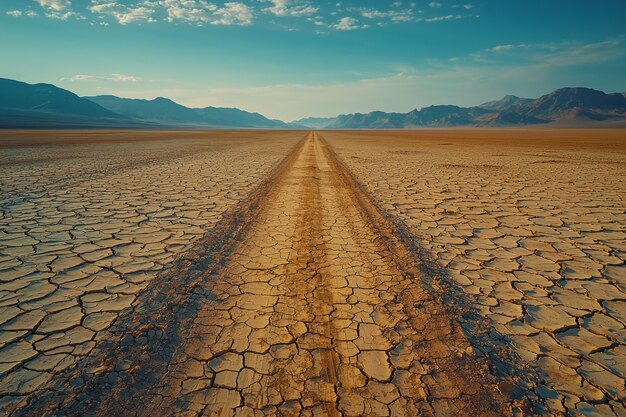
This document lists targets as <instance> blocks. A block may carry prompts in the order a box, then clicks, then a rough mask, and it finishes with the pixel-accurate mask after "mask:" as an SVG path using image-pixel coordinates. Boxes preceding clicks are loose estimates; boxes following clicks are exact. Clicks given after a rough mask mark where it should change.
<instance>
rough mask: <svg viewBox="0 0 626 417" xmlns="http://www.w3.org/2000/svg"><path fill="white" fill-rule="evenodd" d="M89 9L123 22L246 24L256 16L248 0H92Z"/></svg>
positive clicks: (122, 23) (124, 23)
mask: <svg viewBox="0 0 626 417" xmlns="http://www.w3.org/2000/svg"><path fill="white" fill-rule="evenodd" d="M88 9H89V10H90V11H91V12H92V13H94V14H96V15H100V16H101V17H102V16H111V17H113V18H114V19H115V20H116V21H117V22H118V23H119V24H121V25H127V24H129V23H135V22H147V23H154V22H157V21H158V20H163V21H166V22H169V23H175V22H182V23H191V24H196V25H198V26H202V25H204V24H212V25H240V26H247V25H250V24H251V23H252V21H253V18H254V11H253V9H252V8H251V7H250V6H248V5H246V4H245V3H241V2H226V3H224V4H223V5H222V6H217V5H215V4H213V3H208V2H207V1H205V0H144V1H141V2H139V3H136V4H134V5H126V4H122V3H120V2H117V1H110V0H92V5H91V6H89V8H88Z"/></svg>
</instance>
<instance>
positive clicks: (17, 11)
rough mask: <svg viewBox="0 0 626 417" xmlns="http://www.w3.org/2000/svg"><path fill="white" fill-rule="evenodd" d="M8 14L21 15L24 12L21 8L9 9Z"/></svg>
mask: <svg viewBox="0 0 626 417" xmlns="http://www.w3.org/2000/svg"><path fill="white" fill-rule="evenodd" d="M7 14H8V15H9V16H13V17H20V16H21V15H22V14H23V13H22V11H21V10H9V11H8V12H7Z"/></svg>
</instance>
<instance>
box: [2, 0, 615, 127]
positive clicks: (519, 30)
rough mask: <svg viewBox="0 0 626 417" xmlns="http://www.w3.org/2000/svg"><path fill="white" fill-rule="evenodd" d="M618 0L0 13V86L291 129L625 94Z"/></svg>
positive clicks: (107, 5) (177, 0)
mask: <svg viewBox="0 0 626 417" xmlns="http://www.w3.org/2000/svg"><path fill="white" fill-rule="evenodd" d="M624 21H626V1H624V0H615V1H613V0H607V1H602V0H597V1H582V0H566V1H561V0H452V1H447V0H438V1H424V0H422V1H420V0H414V1H383V0H340V1H339V2H337V1H313V0H241V1H226V2H224V1H218V0H2V1H0V53H1V55H0V56H1V58H0V77H4V78H12V79H17V80H20V81H25V82H28V83H38V82H46V83H51V84H55V85H57V86H59V87H62V88H66V89H68V90H71V91H73V92H75V93H77V94H79V95H97V94H114V95H117V96H121V97H131V98H147V99H152V98H155V97H158V96H162V97H168V98H171V99H173V100H174V101H176V102H179V103H181V104H184V105H187V106H193V107H205V106H219V107H238V108H242V109H244V110H248V111H256V112H259V113H262V114H264V115H266V116H268V117H271V118H276V119H281V120H284V121H291V120H295V119H299V118H302V117H312V116H315V117H330V116H336V115H338V114H347V113H354V112H369V111H373V110H382V111H397V112H407V111H410V110H412V109H414V108H418V109H419V108H421V107H424V106H428V105H433V104H456V105H461V106H471V105H477V104H480V103H482V102H485V101H489V100H493V99H498V98H501V97H502V96H504V95H505V94H514V95H517V96H521V97H531V98H534V97H539V96H541V95H543V94H546V93H548V92H550V91H552V90H554V89H556V88H560V87H566V86H569V87H574V86H581V87H591V88H596V89H600V90H603V91H606V92H624V91H626V24H624Z"/></svg>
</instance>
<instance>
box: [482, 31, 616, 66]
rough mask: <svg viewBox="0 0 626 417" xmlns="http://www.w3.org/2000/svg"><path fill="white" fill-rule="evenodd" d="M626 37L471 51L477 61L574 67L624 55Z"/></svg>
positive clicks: (506, 46) (504, 46) (511, 45)
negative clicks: (505, 61) (501, 59)
mask: <svg viewBox="0 0 626 417" xmlns="http://www.w3.org/2000/svg"><path fill="white" fill-rule="evenodd" d="M625 41H626V39H625V38H624V37H620V38H615V39H608V40H604V41H600V42H560V43H554V42H553V43H538V44H530V43H517V44H503V45H496V46H493V47H491V48H487V49H485V50H484V51H482V52H476V53H473V54H471V57H472V58H473V59H474V60H475V61H481V60H486V62H492V63H495V62H497V61H494V60H497V59H499V58H505V59H507V60H510V59H517V60H523V61H526V62H536V63H537V64H540V65H546V66H547V65H550V66H556V65H561V66H570V65H583V64H590V63H599V62H606V61H608V60H611V59H615V58H617V57H619V56H622V55H623V54H624V50H623V48H622V46H623V44H624V42H625Z"/></svg>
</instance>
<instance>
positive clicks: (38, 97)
mask: <svg viewBox="0 0 626 417" xmlns="http://www.w3.org/2000/svg"><path fill="white" fill-rule="evenodd" d="M117 126H119V127H149V125H147V124H145V123H141V122H139V121H135V120H132V119H129V118H128V117H125V116H122V115H119V114H116V113H114V112H112V111H110V110H107V109H105V108H104V107H101V106H99V105H98V104H96V103H93V102H91V101H89V100H87V99H84V98H81V97H79V96H77V95H76V94H74V93H72V92H70V91H67V90H64V89H62V88H59V87H56V86H54V85H52V84H27V83H23V82H20V81H15V80H9V79H6V78H0V127H5V128H30V127H32V128H43V127H117Z"/></svg>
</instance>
